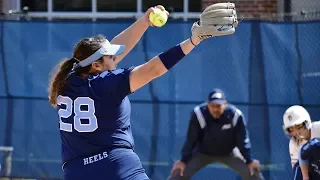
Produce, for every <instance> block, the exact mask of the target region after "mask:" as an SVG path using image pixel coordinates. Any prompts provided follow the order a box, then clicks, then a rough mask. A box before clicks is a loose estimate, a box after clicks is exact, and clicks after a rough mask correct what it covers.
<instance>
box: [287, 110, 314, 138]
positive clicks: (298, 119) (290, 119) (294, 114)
mask: <svg viewBox="0 0 320 180" xmlns="http://www.w3.org/2000/svg"><path fill="white" fill-rule="evenodd" d="M302 123H305V125H306V128H307V129H311V118H310V115H309V113H308V111H307V110H306V109H305V108H304V107H302V106H299V105H294V106H291V107H289V108H288V109H287V110H286V111H285V113H284V114H283V130H284V132H285V133H286V134H287V135H290V133H289V131H288V128H290V127H293V126H295V125H298V124H302Z"/></svg>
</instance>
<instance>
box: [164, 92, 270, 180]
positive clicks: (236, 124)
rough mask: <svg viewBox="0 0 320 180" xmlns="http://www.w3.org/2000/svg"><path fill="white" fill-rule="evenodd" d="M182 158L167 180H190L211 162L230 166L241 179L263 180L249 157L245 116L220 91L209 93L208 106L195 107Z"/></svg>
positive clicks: (253, 161)
mask: <svg viewBox="0 0 320 180" xmlns="http://www.w3.org/2000/svg"><path fill="white" fill-rule="evenodd" d="M239 150H240V151H239ZM181 155H182V158H181V160H180V161H176V162H175V164H174V167H173V168H172V171H171V175H170V177H169V179H170V180H177V179H181V180H184V179H190V178H191V177H192V176H193V175H194V174H195V173H196V172H197V171H199V170H200V169H202V168H203V167H205V166H207V165H208V164H211V163H214V162H219V163H223V164H225V165H227V166H229V167H230V168H231V169H233V170H234V171H236V172H237V173H238V174H239V175H240V176H241V177H242V178H243V179H246V180H248V179H264V178H263V176H262V174H261V173H260V172H259V171H260V163H259V161H257V160H255V159H253V158H252V155H251V144H250V139H249V134H248V131H247V128H246V122H245V120H244V116H243V114H242V113H241V111H240V110H239V109H238V108H236V107H235V106H233V105H231V104H228V103H227V101H226V98H225V95H224V93H223V92H222V91H221V90H220V89H214V90H213V91H212V92H211V93H210V94H209V96H208V101H207V103H205V104H201V105H199V106H196V107H195V108H194V110H193V112H192V114H191V120H190V122H189V128H188V134H187V139H186V142H185V144H184V146H183V148H182V151H181Z"/></svg>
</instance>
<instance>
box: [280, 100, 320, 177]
mask: <svg viewBox="0 0 320 180" xmlns="http://www.w3.org/2000/svg"><path fill="white" fill-rule="evenodd" d="M283 130H284V132H285V133H286V134H287V135H288V136H289V137H291V138H290V143H289V152H290V157H291V164H292V167H293V172H294V179H295V180H296V179H302V175H301V172H299V171H300V169H299V163H297V162H298V159H299V152H300V148H301V147H302V146H303V145H304V144H305V143H306V142H307V141H309V140H310V139H312V138H314V137H320V122H319V121H317V122H311V118H310V115H309V113H308V111H307V110H306V109H305V108H304V107H302V106H299V105H294V106H291V107H289V108H288V109H287V110H286V111H285V113H284V115H283ZM303 169H304V168H302V174H308V173H307V172H308V168H306V170H303ZM304 176H305V175H304Z"/></svg>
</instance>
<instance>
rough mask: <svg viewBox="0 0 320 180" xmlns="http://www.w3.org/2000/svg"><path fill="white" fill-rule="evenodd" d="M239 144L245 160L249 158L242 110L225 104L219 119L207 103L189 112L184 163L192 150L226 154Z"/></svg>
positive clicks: (249, 160) (183, 150)
mask: <svg viewBox="0 0 320 180" xmlns="http://www.w3.org/2000/svg"><path fill="white" fill-rule="evenodd" d="M235 147H238V148H239V150H240V152H241V154H242V155H243V157H244V158H245V160H246V163H250V162H252V157H251V144H250V139H249V134H248V131H247V128H246V123H245V120H244V117H243V114H242V113H241V111H240V110H239V109H237V108H236V107H235V106H233V105H231V104H228V105H227V106H226V108H225V110H224V113H223V114H222V115H221V117H220V118H219V119H215V118H213V116H212V115H211V114H210V112H209V109H208V106H207V104H202V105H199V106H197V107H195V108H194V110H193V112H192V113H191V119H190V122H189V128H188V134H187V139H186V142H185V144H184V146H183V148H182V151H181V154H182V158H181V161H183V162H185V163H187V162H188V161H189V160H190V159H191V157H192V154H193V153H194V152H201V153H204V154H207V155H210V156H228V155H230V154H231V153H232V151H233V149H234V148H235Z"/></svg>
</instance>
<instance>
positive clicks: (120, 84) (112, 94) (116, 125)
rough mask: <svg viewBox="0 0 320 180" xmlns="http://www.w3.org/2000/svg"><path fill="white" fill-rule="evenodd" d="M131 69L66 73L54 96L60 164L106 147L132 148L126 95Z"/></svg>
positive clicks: (128, 89) (128, 92) (128, 106)
mask: <svg viewBox="0 0 320 180" xmlns="http://www.w3.org/2000/svg"><path fill="white" fill-rule="evenodd" d="M132 69H133V68H130V69H117V70H113V71H105V72H103V73H101V74H99V75H96V76H89V77H87V78H82V77H80V76H79V75H76V74H75V73H71V74H70V76H69V77H68V80H67V85H66V88H65V90H64V92H63V93H62V94H61V95H59V96H58V98H57V109H58V114H59V118H60V123H59V125H60V135H61V141H62V161H63V163H65V162H66V161H68V160H71V159H74V158H78V157H85V156H90V155H92V154H94V153H98V152H101V151H104V150H106V149H110V148H117V147H124V148H133V146H134V141H133V137H132V133H131V125H130V114H131V106H130V102H129V99H128V97H127V95H129V94H130V93H131V91H130V83H129V75H130V72H131V70H132Z"/></svg>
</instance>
